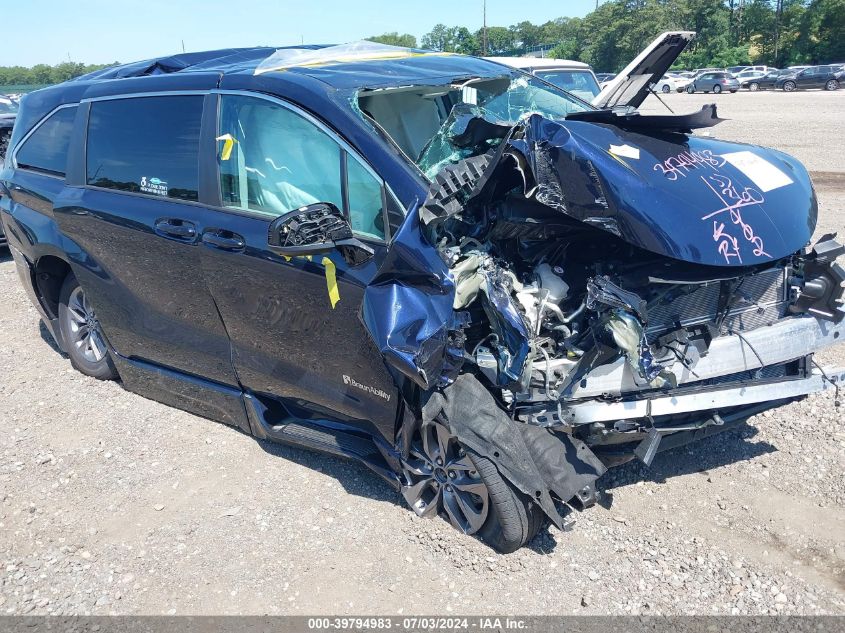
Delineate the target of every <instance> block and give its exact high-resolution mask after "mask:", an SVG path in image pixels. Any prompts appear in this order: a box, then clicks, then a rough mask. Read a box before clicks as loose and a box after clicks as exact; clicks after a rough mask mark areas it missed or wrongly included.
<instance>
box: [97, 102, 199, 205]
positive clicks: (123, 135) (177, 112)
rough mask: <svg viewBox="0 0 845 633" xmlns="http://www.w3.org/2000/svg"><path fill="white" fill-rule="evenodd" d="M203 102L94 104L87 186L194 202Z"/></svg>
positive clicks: (196, 193) (197, 185) (196, 196)
mask: <svg viewBox="0 0 845 633" xmlns="http://www.w3.org/2000/svg"><path fill="white" fill-rule="evenodd" d="M202 105H203V98H202V97H201V96H173V97H141V98H135V99H115V100H113V101H95V102H94V103H92V104H91V114H90V117H89V120H88V154H87V172H88V174H87V182H88V184H89V185H93V186H95V187H105V188H106V189H117V190H118V191H129V192H132V193H143V194H148V195H154V196H161V197H167V198H176V199H179V200H198V198H199V195H198V189H199V184H198V183H199V166H198V160H199V138H200V124H201V121H202Z"/></svg>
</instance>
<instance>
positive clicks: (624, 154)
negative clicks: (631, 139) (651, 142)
mask: <svg viewBox="0 0 845 633" xmlns="http://www.w3.org/2000/svg"><path fill="white" fill-rule="evenodd" d="M610 153H611V154H614V155H616V156H619V157H620V158H633V159H634V160H639V159H640V150H639V149H638V148H636V147H631V146H630V145H611V146H610Z"/></svg>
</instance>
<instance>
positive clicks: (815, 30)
mask: <svg viewBox="0 0 845 633" xmlns="http://www.w3.org/2000/svg"><path fill="white" fill-rule="evenodd" d="M671 30H689V31H696V32H697V34H698V35H697V36H696V38H695V39H694V40H693V41H692V43H691V44H690V46H689V47H688V48H687V50H686V51H684V53H683V54H682V55H681V57H680V58H679V59H678V61H677V63H676V67H684V68H701V67H705V66H717V67H726V66H733V65H737V64H767V65H770V66H777V67H780V68H783V67H785V66H789V65H792V64H824V63H832V62H843V63H845V0H608V1H607V2H604V3H603V4H601V5H600V6H599V7H598V8H597V9H596V10H595V11H592V12H591V13H589V14H587V15H586V16H585V17H583V18H569V17H560V18H557V19H555V20H550V21H548V22H545V23H544V24H533V23H532V22H530V21H527V20H525V21H523V22H519V23H518V24H513V25H511V26H507V27H505V26H488V27H487V30H486V38H485V33H484V30H483V29H479V30H477V31H470V30H469V29H468V28H466V27H464V26H446V25H445V24H438V25H436V26H435V27H434V28H433V29H432V30H431V31H430V32H428V33H426V34H425V35H423V36H422V38H421V39H420V41H419V46H420V47H421V48H425V49H429V50H435V51H447V52H457V53H465V54H469V55H482V54H486V55H519V54H521V53H525V52H527V51H529V50H531V49H532V48H536V47H540V46H545V47H549V46H551V47H552V49H551V51H550V52H549V56H551V57H557V58H563V59H574V60H578V61H583V62H587V63H589V64H591V65H592V66H593V68H595V69H596V70H598V71H619V70H621V69H622V68H623V67H624V66H626V65H627V64H628V62H630V61H631V59H633V58H634V57H635V56H636V55H637V53H639V52H640V51H641V50H642V49H643V48H644V47H645V46H646V45H647V44H648V43H649V42H650V41H651V40H652V39H654V37H656V36H657V35H658V34H659V33H661V32H663V31H671ZM369 39H371V40H373V41H377V42H383V43H385V44H394V45H397V46H412V47H413V46H416V45H417V44H418V43H417V41H416V38H415V37H414V36H413V35H409V34H403V35H399V34H398V33H385V34H384V35H380V36H376V37H372V38H369ZM485 40H486V41H485Z"/></svg>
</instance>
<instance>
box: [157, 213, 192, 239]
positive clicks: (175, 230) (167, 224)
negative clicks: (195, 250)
mask: <svg viewBox="0 0 845 633" xmlns="http://www.w3.org/2000/svg"><path fill="white" fill-rule="evenodd" d="M155 232H156V233H158V234H159V235H163V236H165V237H172V238H175V239H177V240H184V241H186V242H192V241H193V240H194V238H196V236H197V227H196V225H195V224H194V223H193V222H188V221H187V220H177V219H174V218H162V219H161V220H156V223H155Z"/></svg>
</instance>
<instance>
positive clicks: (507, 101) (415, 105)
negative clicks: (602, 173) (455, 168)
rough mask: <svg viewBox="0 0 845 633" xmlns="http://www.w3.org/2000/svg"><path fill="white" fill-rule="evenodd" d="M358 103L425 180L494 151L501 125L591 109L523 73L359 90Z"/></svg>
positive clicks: (556, 117)
mask: <svg viewBox="0 0 845 633" xmlns="http://www.w3.org/2000/svg"><path fill="white" fill-rule="evenodd" d="M358 105H359V107H360V109H361V111H362V112H363V113H364V114H365V115H366V116H368V117H370V118H372V119H373V120H375V121H376V122H377V123H378V124H379V125H380V126H381V127H382V128H383V129H384V130H385V132H387V134H388V135H390V137H391V138H392V139H393V141H394V142H395V143H396V144H397V145H398V146H399V147H400V148H401V149H402V150H403V151H404V152H405V154H407V155H408V156H409V157H410V158H411V159H413V160H414V161H415V162H416V164H417V166H418V167H419V168H420V170H421V171H422V172H423V173H424V174H425V175H426V177H427V178H429V179H432V178H433V177H434V175H435V174H436V173H437V172H438V171H440V170H441V169H442V168H443V167H444V166H446V165H449V164H452V163H455V162H457V161H459V160H461V159H463V158H466V157H468V156H472V155H475V154H478V153H479V152H481V153H483V152H484V151H487V150H488V149H490V148H492V147H495V146H496V145H498V144H499V143H500V142H501V140H502V126H512V125H514V124H516V123H517V122H518V121H519V120H520V119H522V118H523V117H525V116H528V115H530V114H540V115H542V116H544V117H546V118H548V119H564V118H566V116H567V115H569V114H571V113H573V112H584V111H585V110H592V109H593V108H592V106H590V105H589V104H588V103H587V102H585V101H581V100H580V99H578V98H577V97H576V96H574V95H571V94H569V93H567V92H565V91H563V90H560V89H558V88H557V87H555V86H553V85H550V84H548V83H546V82H545V81H543V80H541V79H537V78H535V77H532V76H530V75H526V74H522V75H520V76H518V77H511V76H505V77H496V78H483V79H470V80H464V81H463V82H459V81H455V82H454V83H451V84H449V85H446V86H411V87H402V88H396V89H386V90H374V91H362V92H361V93H360V94H359V96H358Z"/></svg>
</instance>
